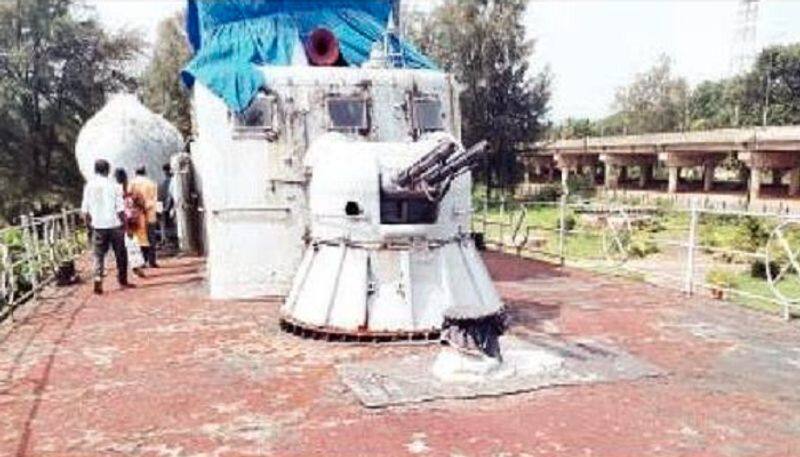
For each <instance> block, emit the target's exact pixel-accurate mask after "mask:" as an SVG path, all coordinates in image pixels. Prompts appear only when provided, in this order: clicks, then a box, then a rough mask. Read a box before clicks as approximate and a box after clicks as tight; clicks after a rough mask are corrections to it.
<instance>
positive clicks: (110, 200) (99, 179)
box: [81, 159, 133, 294]
mask: <svg viewBox="0 0 800 457" xmlns="http://www.w3.org/2000/svg"><path fill="white" fill-rule="evenodd" d="M110 169H111V167H110V165H109V164H108V162H107V161H105V160H103V159H100V160H97V161H96V162H95V163H94V172H95V176H94V177H93V178H92V179H90V180H89V182H87V183H86V186H85V187H84V188H83V203H82V205H81V212H82V213H83V215H84V218H86V224H87V225H88V226H89V227H91V229H92V230H91V233H92V246H93V250H94V293H96V294H102V293H103V276H104V269H105V259H106V254H107V253H108V250H109V248H111V249H113V250H114V258H115V260H116V261H117V281H119V285H120V287H122V288H128V287H133V286H131V285H130V284H128V253H127V251H126V250H125V231H124V228H123V227H124V223H125V203H124V201H123V196H122V187H121V186H120V185H119V184H117V183H116V182H115V181H114V180H112V179H111V178H109V176H108V175H109V172H110Z"/></svg>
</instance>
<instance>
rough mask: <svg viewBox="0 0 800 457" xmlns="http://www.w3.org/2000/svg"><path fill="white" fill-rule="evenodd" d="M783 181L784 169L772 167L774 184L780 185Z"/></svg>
mask: <svg viewBox="0 0 800 457" xmlns="http://www.w3.org/2000/svg"><path fill="white" fill-rule="evenodd" d="M782 183H783V170H781V169H779V168H773V169H772V185H774V186H780V185H781V184H782Z"/></svg>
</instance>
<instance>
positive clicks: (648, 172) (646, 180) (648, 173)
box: [639, 165, 653, 189]
mask: <svg viewBox="0 0 800 457" xmlns="http://www.w3.org/2000/svg"><path fill="white" fill-rule="evenodd" d="M652 180H653V166H652V165H640V166H639V187H640V188H642V189H645V188H647V186H648V185H650V182H651V181H652Z"/></svg>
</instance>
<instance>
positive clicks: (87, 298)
mask: <svg viewBox="0 0 800 457" xmlns="http://www.w3.org/2000/svg"><path fill="white" fill-rule="evenodd" d="M487 262H488V265H489V268H490V270H491V272H492V274H493V277H494V280H495V282H496V284H497V286H498V288H499V290H500V291H501V293H502V295H503V297H504V299H505V300H506V301H507V302H508V303H509V304H510V305H509V311H510V312H511V314H512V316H513V318H514V322H515V324H514V325H513V327H512V329H511V334H512V335H514V336H515V337H517V338H520V339H525V340H527V341H532V342H546V341H551V340H553V339H556V340H559V339H563V340H564V341H566V340H575V339H582V338H589V339H594V340H602V341H607V342H608V343H609V344H611V345H613V346H615V347H618V348H620V349H622V350H624V351H626V352H628V353H630V354H632V355H634V356H636V357H637V358H638V359H641V360H643V361H646V362H648V363H651V364H653V365H656V366H658V367H660V368H662V369H663V370H665V371H666V372H667V373H668V374H667V375H666V376H663V377H659V378H654V379H640V380H636V381H621V382H612V383H604V384H592V385H582V386H571V387H559V388H553V389H547V390H543V391H538V392H530V393H523V394H519V395H512V396H501V397H494V398H487V399H477V400H445V401H438V402H433V403H425V404H421V405H417V406H413V407H397V408H389V409H386V410H382V411H380V412H377V413H376V412H375V411H371V410H368V409H365V408H363V407H362V406H361V405H360V404H359V402H358V401H357V400H356V398H355V397H354V396H353V395H351V394H350V393H349V392H348V391H347V389H346V388H345V387H344V386H343V385H342V384H341V383H340V382H339V381H338V377H337V374H336V370H335V366H336V365H338V364H342V363H348V362H360V361H369V360H382V359H392V358H403V357H407V356H410V355H419V356H428V355H430V354H433V353H435V352H436V351H438V348H437V347H435V346H428V345H425V346H397V345H389V346H386V345H374V344H364V345H352V344H349V345H345V344H331V343H328V342H323V341H313V340H307V339H301V338H297V337H295V336H293V335H289V334H286V333H284V332H281V331H280V328H279V324H278V306H279V304H278V303H276V302H259V301H247V302H213V301H210V300H207V299H206V298H205V296H206V293H205V291H204V283H203V264H202V262H201V261H199V260H196V259H183V260H176V261H171V262H165V264H164V266H165V268H162V269H160V270H156V271H152V272H151V277H149V278H147V279H146V280H143V281H141V282H140V283H139V285H140V287H139V288H138V289H135V290H132V291H116V290H109V291H108V292H107V294H106V295H104V296H102V297H94V296H92V295H91V291H90V288H89V287H88V286H82V287H80V288H76V289H59V290H57V291H46V292H45V293H43V298H42V299H40V301H38V302H37V303H35V304H34V303H32V304H31V306H27V307H25V308H23V309H22V310H20V312H19V315H18V316H17V317H18V321H17V322H15V323H12V322H7V323H6V324H4V326H3V327H1V328H0V348H1V350H0V455H2V456H7V455H8V456H58V457H64V456H66V457H71V456H75V457H77V456H81V457H85V456H105V455H125V456H263V455H276V456H315V455H316V456H323V455H324V456H328V455H342V456H359V455H371V456H374V455H381V456H403V455H415V454H418V455H431V456H439V455H443V456H453V455H463V456H473V455H480V456H483V455H494V456H499V455H510V456H525V455H527V456H533V455H546V456H569V457H573V456H582V455H593V456H614V457H616V456H640V455H648V456H650V455H664V456H759V457H761V456H797V455H800V391H798V389H797V380H798V375H797V373H798V372H799V371H800V351H798V349H797V341H798V332H800V327H798V325H797V323H796V322H792V323H786V322H783V321H781V320H780V319H778V318H771V317H768V316H764V315H760V314H753V313H749V312H747V311H745V310H742V309H739V308H736V307H730V306H726V305H725V304H724V303H718V302H714V301H710V300H709V301H705V300H703V299H701V298H699V297H693V298H691V299H687V298H685V297H684V296H683V295H682V294H680V293H677V292H670V291H664V290H661V289H657V288H654V287H650V286H647V285H643V284H639V283H633V282H625V281H621V280H616V279H611V278H605V277H597V276H592V275H590V274H588V273H584V272H578V271H574V270H570V269H558V268H555V267H552V266H549V265H544V264H541V263H536V262H532V261H529V260H524V259H517V258H514V257H511V256H502V255H498V254H489V255H488V256H487ZM55 294H58V295H55ZM12 324H13V327H12Z"/></svg>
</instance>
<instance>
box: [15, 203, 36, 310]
mask: <svg viewBox="0 0 800 457" xmlns="http://www.w3.org/2000/svg"><path fill="white" fill-rule="evenodd" d="M19 218H20V223H21V227H20V229H21V230H22V245H23V247H24V249H25V263H24V265H25V270H27V271H26V273H27V276H28V280H29V281H30V283H31V287H32V289H33V296H34V297H35V296H36V295H37V294H38V290H39V275H38V273H37V271H36V270H37V267H36V265H35V263H36V250H35V249H36V248H35V247H34V244H35V243H36V241H35V239H34V236H35V235H34V233H33V232H34V230H35V227H34V226H33V218H32V217H31V216H26V215H22V216H20V217H19Z"/></svg>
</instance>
